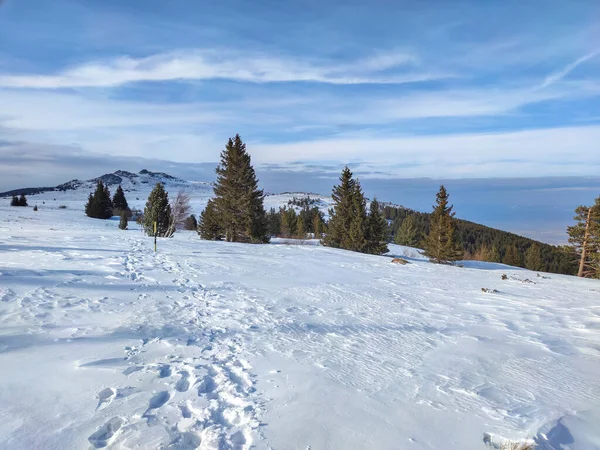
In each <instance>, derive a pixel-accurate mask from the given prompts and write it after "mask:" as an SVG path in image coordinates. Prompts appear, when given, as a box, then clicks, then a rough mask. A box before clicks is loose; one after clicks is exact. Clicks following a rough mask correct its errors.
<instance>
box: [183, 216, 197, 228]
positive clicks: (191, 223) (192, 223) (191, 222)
mask: <svg viewBox="0 0 600 450" xmlns="http://www.w3.org/2000/svg"><path fill="white" fill-rule="evenodd" d="M183 229H184V230H189V231H197V230H198V221H197V220H196V216H195V215H193V214H191V215H190V216H188V218H187V219H185V222H184V223H183Z"/></svg>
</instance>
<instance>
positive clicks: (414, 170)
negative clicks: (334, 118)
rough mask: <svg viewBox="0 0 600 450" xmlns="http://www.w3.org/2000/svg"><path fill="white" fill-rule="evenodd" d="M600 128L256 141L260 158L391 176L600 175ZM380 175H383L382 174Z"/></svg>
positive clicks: (254, 152) (258, 159) (254, 154)
mask: <svg viewBox="0 0 600 450" xmlns="http://www.w3.org/2000/svg"><path fill="white" fill-rule="evenodd" d="M599 141H600V126H589V127H565V128H550V129H534V130H527V131H511V132H496V133H489V132H488V133H466V134H451V135H448V134H446V135H432V136H410V135H407V136H401V137H394V138H389V139H382V138H377V137H372V136H366V137H364V138H360V137H358V136H354V137H353V138H352V139H346V138H331V139H323V140H314V141H306V142H296V143H290V144H277V145H270V144H269V145H264V144H263V145H261V144H257V145H252V146H250V148H252V152H253V153H252V154H253V158H255V159H256V160H257V161H260V162H266V161H269V162H274V163H285V162H289V161H297V160H303V161H313V162H318V161H321V162H331V161H340V160H341V161H345V162H350V161H354V162H356V163H360V164H364V165H365V167H366V168H368V170H373V169H374V168H376V167H378V168H380V169H381V170H384V171H385V172H386V173H387V174H388V176H391V177H442V178H452V177H457V178H463V177H513V176H518V177H535V176H550V175H555V176H564V175H597V174H598V173H600V153H599V152H598V149H597V142H599ZM376 177H381V175H380V174H378V175H376Z"/></svg>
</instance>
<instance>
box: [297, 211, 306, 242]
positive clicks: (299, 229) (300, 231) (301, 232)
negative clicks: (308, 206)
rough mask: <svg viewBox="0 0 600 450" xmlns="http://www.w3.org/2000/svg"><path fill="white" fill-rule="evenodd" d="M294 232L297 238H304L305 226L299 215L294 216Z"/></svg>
mask: <svg viewBox="0 0 600 450" xmlns="http://www.w3.org/2000/svg"><path fill="white" fill-rule="evenodd" d="M296 234H297V235H298V238H299V239H305V238H306V228H305V227H304V219H302V216H300V215H298V216H297V217H296Z"/></svg>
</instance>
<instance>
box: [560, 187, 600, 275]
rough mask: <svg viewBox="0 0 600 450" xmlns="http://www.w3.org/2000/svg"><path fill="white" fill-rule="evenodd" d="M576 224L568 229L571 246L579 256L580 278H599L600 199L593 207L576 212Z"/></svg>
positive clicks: (582, 208)
mask: <svg viewBox="0 0 600 450" xmlns="http://www.w3.org/2000/svg"><path fill="white" fill-rule="evenodd" d="M574 219H575V220H576V224H575V225H573V226H570V227H568V228H567V233H568V234H569V244H571V246H572V248H573V249H574V250H575V252H576V253H577V256H578V260H579V261H578V262H579V267H578V270H577V276H578V277H589V278H593V277H598V273H599V272H600V257H599V256H598V254H599V253H600V197H598V198H597V199H596V200H595V203H594V205H593V206H591V207H588V206H579V207H577V209H576V210H575V217H574Z"/></svg>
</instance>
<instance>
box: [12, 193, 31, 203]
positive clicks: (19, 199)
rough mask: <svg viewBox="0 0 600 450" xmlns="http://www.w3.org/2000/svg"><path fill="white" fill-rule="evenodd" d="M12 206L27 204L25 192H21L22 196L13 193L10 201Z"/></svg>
mask: <svg viewBox="0 0 600 450" xmlns="http://www.w3.org/2000/svg"><path fill="white" fill-rule="evenodd" d="M10 206H27V198H26V197H25V194H21V196H20V197H17V196H16V195H13V196H12V199H11V201H10Z"/></svg>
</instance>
